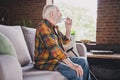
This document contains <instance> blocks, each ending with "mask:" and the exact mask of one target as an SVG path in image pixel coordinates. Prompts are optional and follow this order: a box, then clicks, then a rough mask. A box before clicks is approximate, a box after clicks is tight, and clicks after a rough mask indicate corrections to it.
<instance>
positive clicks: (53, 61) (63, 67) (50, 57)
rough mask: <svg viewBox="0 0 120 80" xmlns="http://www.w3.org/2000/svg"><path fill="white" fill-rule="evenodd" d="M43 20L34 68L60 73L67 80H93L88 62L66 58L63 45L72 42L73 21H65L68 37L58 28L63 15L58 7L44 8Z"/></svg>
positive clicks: (37, 38) (37, 34) (36, 45)
mask: <svg viewBox="0 0 120 80" xmlns="http://www.w3.org/2000/svg"><path fill="white" fill-rule="evenodd" d="M42 16H43V20H42V21H41V23H40V25H39V27H37V30H36V37H35V56H34V61H35V65H34V67H35V68H36V69H39V70H49V71H54V70H57V71H59V72H60V73H61V74H62V75H63V76H65V77H66V78H67V80H91V77H90V74H89V68H88V63H87V60H86V59H84V58H80V57H79V58H71V57H67V56H66V52H65V51H64V48H63V44H68V43H69V42H70V31H71V27H72V20H71V19H70V18H67V19H66V21H65V26H66V35H63V34H62V33H61V32H60V31H59V29H58V26H57V23H58V22H59V21H60V20H61V17H62V14H61V12H60V10H59V9H58V7H57V6H55V5H46V6H45V7H44V8H43V14H42Z"/></svg>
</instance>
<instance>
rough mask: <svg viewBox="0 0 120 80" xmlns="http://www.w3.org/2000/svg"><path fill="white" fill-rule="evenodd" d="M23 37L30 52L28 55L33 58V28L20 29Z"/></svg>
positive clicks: (34, 30)
mask: <svg viewBox="0 0 120 80" xmlns="http://www.w3.org/2000/svg"><path fill="white" fill-rule="evenodd" d="M22 30H23V33H24V36H25V40H26V43H27V46H28V49H29V52H30V55H31V57H32V60H33V57H34V50H35V33H36V29H35V28H28V27H22Z"/></svg>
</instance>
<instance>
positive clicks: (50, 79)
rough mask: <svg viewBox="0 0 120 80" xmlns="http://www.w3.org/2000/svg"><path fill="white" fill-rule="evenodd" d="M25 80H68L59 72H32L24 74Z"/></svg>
mask: <svg viewBox="0 0 120 80" xmlns="http://www.w3.org/2000/svg"><path fill="white" fill-rule="evenodd" d="M23 80H67V79H66V78H65V77H64V76H62V75H61V74H60V73H59V72H58V71H40V70H34V69H33V70H30V71H26V72H23Z"/></svg>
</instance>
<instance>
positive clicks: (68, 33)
mask: <svg viewBox="0 0 120 80" xmlns="http://www.w3.org/2000/svg"><path fill="white" fill-rule="evenodd" d="M70 32H71V30H66V37H67V38H68V39H70V36H71V34H70Z"/></svg>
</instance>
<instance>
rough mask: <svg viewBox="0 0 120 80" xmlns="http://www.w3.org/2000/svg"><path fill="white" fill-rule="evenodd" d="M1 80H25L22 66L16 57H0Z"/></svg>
mask: <svg viewBox="0 0 120 80" xmlns="http://www.w3.org/2000/svg"><path fill="white" fill-rule="evenodd" d="M0 80H23V77H22V69H21V66H20V64H19V62H18V60H17V58H15V57H14V56H11V55H0Z"/></svg>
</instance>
